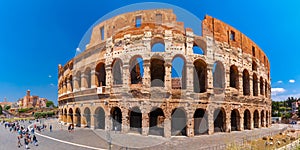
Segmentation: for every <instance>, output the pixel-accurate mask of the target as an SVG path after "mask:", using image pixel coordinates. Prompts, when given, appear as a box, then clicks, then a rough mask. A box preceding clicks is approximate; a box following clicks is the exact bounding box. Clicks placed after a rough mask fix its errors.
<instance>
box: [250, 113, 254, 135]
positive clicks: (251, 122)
mask: <svg viewBox="0 0 300 150" xmlns="http://www.w3.org/2000/svg"><path fill="white" fill-rule="evenodd" d="M253 128H254V115H253V113H251V111H250V130H253Z"/></svg>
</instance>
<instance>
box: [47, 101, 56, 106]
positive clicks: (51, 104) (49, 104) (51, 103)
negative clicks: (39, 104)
mask: <svg viewBox="0 0 300 150" xmlns="http://www.w3.org/2000/svg"><path fill="white" fill-rule="evenodd" d="M50 106H52V107H55V106H54V103H53V101H47V102H46V107H50Z"/></svg>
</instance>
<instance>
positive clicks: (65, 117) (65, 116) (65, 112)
mask: <svg viewBox="0 0 300 150" xmlns="http://www.w3.org/2000/svg"><path fill="white" fill-rule="evenodd" d="M67 114H68V112H67V109H66V108H65V111H64V119H63V121H64V123H67V117H68V115H67Z"/></svg>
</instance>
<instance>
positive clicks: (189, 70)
mask: <svg viewBox="0 0 300 150" xmlns="http://www.w3.org/2000/svg"><path fill="white" fill-rule="evenodd" d="M186 91H187V92H188V93H193V92H194V65H193V64H192V62H187V64H186Z"/></svg>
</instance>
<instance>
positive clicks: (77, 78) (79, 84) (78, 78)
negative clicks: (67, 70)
mask: <svg viewBox="0 0 300 150" xmlns="http://www.w3.org/2000/svg"><path fill="white" fill-rule="evenodd" d="M76 82H77V87H76V89H77V90H80V88H81V72H80V71H78V72H77V73H76Z"/></svg>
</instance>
